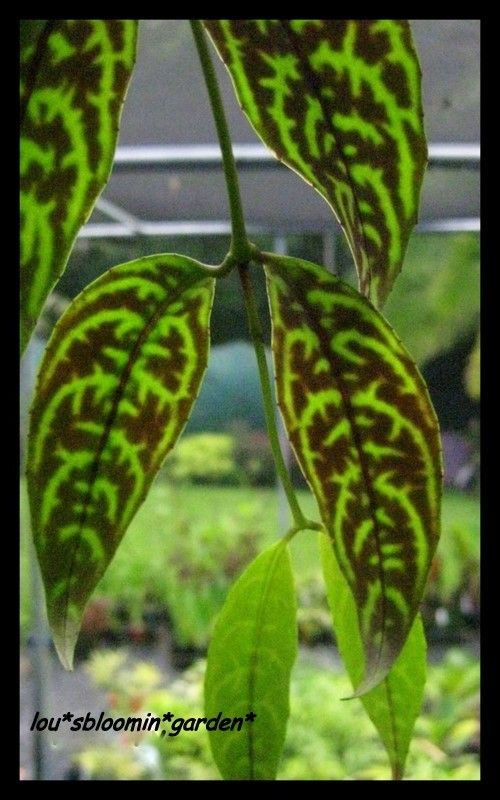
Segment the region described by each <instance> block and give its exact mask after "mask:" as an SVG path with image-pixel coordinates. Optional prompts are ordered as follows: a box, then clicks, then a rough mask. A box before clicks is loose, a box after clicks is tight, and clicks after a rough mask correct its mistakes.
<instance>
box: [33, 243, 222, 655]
mask: <svg viewBox="0 0 500 800" xmlns="http://www.w3.org/2000/svg"><path fill="white" fill-rule="evenodd" d="M213 289H214V280H213V278H210V277H207V273H206V271H204V270H203V269H202V268H201V267H200V265H199V264H197V262H195V261H192V260H191V259H188V258H184V257H181V256H175V255H157V256H150V257H148V258H143V259H140V260H138V261H131V262H129V263H128V264H122V265H120V266H118V267H115V268H113V269H111V270H110V271H109V272H107V273H106V274H105V275H103V276H101V277H100V278H98V279H97V280H96V281H94V282H93V283H92V284H90V285H89V286H88V287H87V288H86V289H85V290H84V291H83V292H82V293H81V294H80V295H79V296H78V297H77V298H76V299H75V300H74V301H73V302H72V304H71V305H70V306H69V308H68V309H67V311H66V313H65V314H64V315H63V317H62V318H61V319H60V321H59V323H58V325H57V326H56V329H55V330H54V333H53V334H52V337H51V339H50V342H49V345H48V347H47V350H46V353H45V357H44V360H43V363H42V367H41V370H40V375H39V379H38V386H37V391H36V396H35V400H34V404H33V408H32V416H31V426H30V435H29V452H28V489H29V495H30V505H31V518H32V529H33V535H34V539H35V545H36V549H37V553H38V559H39V562H40V566H41V570H42V576H43V581H44V585H45V593H46V599H47V610H48V616H49V622H50V625H51V627H52V631H53V634H54V639H55V643H56V646H57V649H58V652H59V655H60V657H61V661H62V662H63V664H64V665H65V666H66V667H69V668H71V663H72V657H73V649H74V645H75V642H76V638H77V636H78V631H79V628H80V622H81V616H82V613H83V610H84V607H85V604H86V602H87V600H88V599H89V597H90V595H91V593H92V591H93V590H94V588H95V586H96V584H97V582H98V580H99V579H100V577H101V576H102V574H103V573H104V571H105V569H106V567H107V566H108V564H109V562H110V560H111V558H112V557H113V554H114V552H115V550H116V548H117V547H118V544H119V543H120V540H121V538H122V536H123V534H124V532H125V530H126V529H127V527H128V525H129V523H130V521H131V519H132V517H133V516H134V514H135V512H136V511H137V509H138V507H139V506H140V504H141V503H142V502H143V500H144V498H145V496H146V493H147V491H148V489H149V486H150V484H151V482H152V480H153V478H154V476H155V475H156V473H157V471H158V469H159V467H160V465H161V463H162V461H163V460H164V458H165V456H166V455H167V453H168V452H169V450H170V449H171V448H172V447H173V446H174V444H175V442H176V440H177V438H178V436H179V434H180V433H181V431H182V429H183V427H184V425H185V423H186V421H187V419H188V416H189V413H190V410H191V408H192V405H193V403H194V400H195V399H196V396H197V394H198V391H199V388H200V384H201V380H202V377H203V374H204V371H205V368H206V364H207V357H208V348H209V320H210V311H211V306H212V298H213Z"/></svg>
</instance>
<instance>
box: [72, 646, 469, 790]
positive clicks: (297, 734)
mask: <svg viewBox="0 0 500 800" xmlns="http://www.w3.org/2000/svg"><path fill="white" fill-rule="evenodd" d="M87 670H88V672H89V674H90V676H91V677H92V679H93V681H94V683H95V684H96V685H97V686H98V687H99V688H101V689H104V690H105V691H106V692H107V698H108V707H109V711H110V712H111V713H112V714H113V715H114V716H128V715H133V716H138V715H145V714H146V713H147V712H148V711H150V712H151V713H152V714H153V715H157V716H161V715H162V714H163V713H165V712H167V711H171V712H172V713H173V715H174V717H183V718H184V719H187V718H188V717H195V718H197V717H202V716H203V712H202V708H203V701H202V681H203V674H204V663H203V662H197V663H196V664H195V665H193V667H191V668H190V669H189V670H187V671H185V672H184V673H183V674H182V675H181V676H180V677H178V678H176V679H175V680H174V681H172V682H171V683H169V684H168V685H167V686H165V679H164V677H163V676H162V675H161V673H160V672H159V670H158V669H157V668H156V667H155V666H154V665H152V664H149V663H147V662H138V663H135V664H132V663H131V662H130V661H128V660H127V653H126V651H119V652H116V651H115V652H109V651H108V652H106V651H102V652H95V653H94V654H93V656H92V658H91V659H90V661H89V662H88V665H87ZM350 688H351V686H350V683H349V680H348V679H347V677H346V676H345V675H343V674H341V673H340V672H339V671H338V669H336V668H334V667H333V666H332V664H331V661H330V662H329V663H328V664H327V665H324V666H320V665H319V664H318V663H317V660H314V659H313V657H312V656H311V655H310V654H309V655H308V654H306V653H301V655H300V656H299V659H298V662H297V664H296V666H295V668H294V671H293V673H292V691H291V708H290V720H289V724H288V731H287V738H286V742H285V749H284V753H283V758H282V762H281V767H280V769H279V772H278V779H284V780H286V779H288V780H387V779H389V777H390V770H389V766H388V763H387V757H386V755H385V751H384V749H383V746H382V744H381V743H380V741H379V739H378V737H377V734H376V732H375V729H374V728H373V726H372V724H371V722H370V720H369V719H368V717H367V716H366V714H365V713H364V710H363V707H362V705H361V702H360V701H359V700H352V701H350V702H342V701H341V700H340V698H341V697H345V696H346V694H349V692H350ZM478 715H479V666H478V663H477V661H476V659H475V658H474V656H473V655H471V654H469V653H467V652H465V651H460V650H456V649H455V650H450V651H448V652H447V654H446V655H445V658H444V659H443V660H442V661H441V663H439V664H431V665H430V666H429V670H428V681H427V685H426V692H425V702H424V711H423V714H422V715H421V716H420V717H419V719H418V720H417V725H416V733H415V737H414V739H413V742H412V744H411V745H410V753H409V758H408V767H407V772H406V776H405V777H406V778H407V779H410V780H412V779H413V780H418V779H425V780H478V779H479V763H478V749H479V719H478ZM132 745H136V746H135V747H134V746H132ZM152 748H154V749H155V750H156V751H157V753H158V756H159V758H158V761H157V762H155V761H154V759H151V758H150V759H149V761H150V763H156V764H157V767H156V771H152V770H151V769H150V771H149V774H148V770H147V768H145V766H144V760H145V759H144V754H145V753H149V754H150V751H151V749H152ZM76 760H77V761H78V763H79V764H80V765H82V766H83V767H84V768H85V770H86V773H87V776H88V777H92V778H97V779H98V778H103V777H109V778H114V779H115V780H116V779H127V778H131V779H139V778H140V777H142V778H143V779H147V778H160V779H161V778H163V779H167V780H201V779H208V780H210V779H217V778H218V777H219V775H218V773H217V770H216V768H215V766H214V764H213V761H212V759H211V756H210V750H209V745H208V736H207V732H206V730H205V729H204V728H203V727H200V729H199V730H198V731H197V732H196V733H190V732H185V731H182V732H181V733H180V734H179V735H178V736H174V737H169V736H164V737H161V736H160V735H159V732H158V733H154V734H147V733H141V734H128V735H127V734H123V735H121V736H120V737H119V739H118V740H117V742H116V743H115V744H114V745H113V746H112V747H106V748H105V747H102V746H101V747H87V748H86V749H85V750H84V751H83V752H81V753H80V754H79V755H77V757H76ZM134 771H135V773H136V774H135V775H134ZM110 772H112V773H113V774H110ZM137 773H140V774H137Z"/></svg>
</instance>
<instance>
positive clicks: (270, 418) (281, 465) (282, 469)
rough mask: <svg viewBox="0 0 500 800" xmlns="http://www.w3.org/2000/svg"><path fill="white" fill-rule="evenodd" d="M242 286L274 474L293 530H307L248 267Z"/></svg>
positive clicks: (243, 272) (241, 269)
mask: <svg viewBox="0 0 500 800" xmlns="http://www.w3.org/2000/svg"><path fill="white" fill-rule="evenodd" d="M238 272H239V275H240V280H241V285H242V288H243V295H244V298H245V307H246V310H247V316H248V325H249V328H250V335H251V337H252V342H253V346H254V350H255V355H256V358H257V366H258V369H259V377H260V385H261V387H262V399H263V401H264V414H265V417H266V425H267V433H268V435H269V442H270V444H271V450H272V453H273V457H274V463H275V465H276V471H277V473H278V476H279V478H280V480H281V483H282V484H283V489H284V490H285V494H286V497H287V500H288V505H289V506H290V510H291V512H292V515H293V519H294V522H295V526H296V528H297V529H301V530H302V529H303V528H306V527H308V523H307V521H306V519H305V517H304V515H303V513H302V510H301V508H300V506H299V503H298V501H297V498H296V496H295V491H294V488H293V485H292V481H291V479H290V475H289V473H288V470H287V468H286V464H285V460H284V458H283V453H282V452H281V446H280V440H279V436H278V429H277V427H276V418H275V416H274V402H273V395H272V392H271V383H270V381H269V372H268V370H267V361H266V351H265V349H264V336H263V332H262V325H261V322H260V318H259V312H258V309H257V304H256V302H255V296H254V293H253V289H252V284H251V282H250V275H249V274H248V267H247V266H246V265H240V266H239V267H238Z"/></svg>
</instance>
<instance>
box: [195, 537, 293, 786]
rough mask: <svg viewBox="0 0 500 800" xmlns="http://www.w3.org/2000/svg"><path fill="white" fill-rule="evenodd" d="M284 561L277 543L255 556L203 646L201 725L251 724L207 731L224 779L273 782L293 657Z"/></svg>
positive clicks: (288, 570) (285, 553) (287, 562)
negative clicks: (216, 721)
mask: <svg viewBox="0 0 500 800" xmlns="http://www.w3.org/2000/svg"><path fill="white" fill-rule="evenodd" d="M296 612H297V608H296V599H295V589H294V583H293V575H292V567H291V559H290V554H289V550H288V547H287V545H286V544H285V543H284V542H283V541H281V542H278V543H277V544H275V545H273V546H272V547H270V548H269V549H268V550H265V551H264V552H263V553H261V554H260V555H259V556H258V557H257V558H256V559H255V561H253V562H252V564H250V566H249V567H248V568H247V569H246V570H245V572H244V573H243V574H242V575H241V576H240V578H239V579H238V581H237V582H236V583H235V584H234V586H233V587H232V588H231V590H230V592H229V594H228V596H227V599H226V602H225V604H224V607H223V608H222V611H221V612H220V614H219V616H218V618H217V622H216V625H215V628H214V633H213V637H212V641H211V643H210V647H209V651H208V658H207V671H206V676H205V714H206V717H207V719H210V718H211V717H215V716H217V715H218V713H219V712H222V717H224V718H230V717H236V718H242V719H243V720H245V717H246V714H247V713H248V712H251V711H253V712H254V713H255V714H256V718H255V720H254V721H253V722H246V721H244V722H243V725H242V728H241V730H240V731H237V730H233V731H230V732H229V731H226V732H224V731H220V730H217V731H212V732H211V733H210V746H211V748H212V753H213V756H214V760H215V762H216V764H217V766H218V768H219V770H220V772H221V774H222V776H223V778H225V779H226V780H271V779H274V778H275V777H276V772H277V770H278V765H279V760H280V756H281V751H282V748H283V744H284V741H285V734H286V723H287V720H288V715H289V686H290V673H291V669H292V666H293V664H294V661H295V659H296V656H297V621H296Z"/></svg>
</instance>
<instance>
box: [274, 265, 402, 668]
mask: <svg viewBox="0 0 500 800" xmlns="http://www.w3.org/2000/svg"><path fill="white" fill-rule="evenodd" d="M268 263H269V262H268ZM271 270H273V266H272V265H271ZM277 275H278V277H279V278H280V279H281V280H282V281H283V282H284V283H285V286H286V287H287V290H288V291H289V292H290V293H291V294H292V295H293V296H294V299H296V300H297V302H298V303H299V304H300V306H301V308H302V311H303V314H304V317H305V319H306V322H307V324H308V326H309V328H310V329H311V330H313V331H314V333H315V334H316V336H317V338H318V342H319V345H320V350H321V352H322V355H323V357H325V358H326V359H327V360H328V363H329V364H330V368H331V374H332V377H333V379H334V381H335V382H336V384H337V386H338V389H339V392H340V396H341V399H342V405H343V407H344V411H345V416H346V417H347V419H348V422H349V426H350V429H351V432H352V439H353V442H354V446H355V448H356V451H357V453H358V458H359V463H360V467H361V474H362V476H363V483H364V486H365V491H366V494H367V497H368V502H369V509H370V515H371V517H372V520H373V523H374V536H375V547H376V551H377V559H378V564H379V580H380V585H381V590H382V629H383V631H384V636H383V638H382V641H381V643H380V646H379V649H378V654H377V667H378V665H379V664H380V661H381V656H382V650H383V646H384V644H385V641H386V632H387V602H386V594H385V589H386V580H385V572H384V568H383V559H382V551H381V544H380V535H381V533H380V526H379V522H378V519H377V517H376V513H375V511H376V508H377V503H376V500H375V497H374V495H373V492H372V490H371V484H370V473H369V469H368V465H367V463H366V458H365V454H364V452H363V448H362V445H361V439H360V437H359V432H358V429H357V427H356V424H355V421H354V411H353V408H352V405H351V402H350V399H349V393H348V391H346V387H345V384H344V382H343V381H342V379H341V378H340V376H339V374H338V371H337V370H336V369H335V366H334V364H333V361H332V352H331V348H330V342H329V341H328V338H327V334H326V333H325V332H324V331H323V330H322V329H321V328H320V326H318V325H317V324H315V323H316V321H315V319H314V317H313V316H312V315H311V314H310V313H309V311H308V308H309V303H308V300H307V296H306V295H305V293H304V292H303V291H302V287H301V286H300V285H299V283H298V282H297V281H295V280H294V281H293V282H292V281H287V280H286V279H285V278H283V276H282V275H281V274H280V272H279V271H278V272H277ZM278 291H279V287H278ZM311 323H312V324H311ZM273 326H274V320H273ZM328 522H329V520H328ZM365 679H366V676H365Z"/></svg>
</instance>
